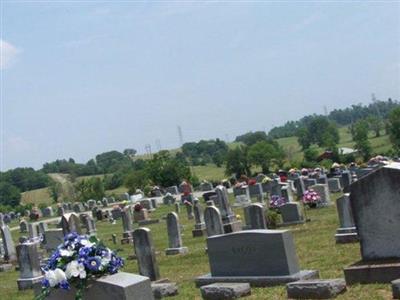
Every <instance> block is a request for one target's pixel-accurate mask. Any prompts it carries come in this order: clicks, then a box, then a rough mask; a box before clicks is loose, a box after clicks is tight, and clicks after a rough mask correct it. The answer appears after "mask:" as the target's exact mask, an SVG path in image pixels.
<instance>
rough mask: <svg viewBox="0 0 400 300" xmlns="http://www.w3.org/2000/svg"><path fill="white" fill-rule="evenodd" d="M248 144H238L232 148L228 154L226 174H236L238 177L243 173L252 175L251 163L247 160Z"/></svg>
mask: <svg viewBox="0 0 400 300" xmlns="http://www.w3.org/2000/svg"><path fill="white" fill-rule="evenodd" d="M247 149H248V147H247V146H238V147H236V148H234V149H230V150H229V151H228V153H227V154H226V166H225V173H226V175H232V174H235V176H236V178H239V177H240V176H241V175H247V176H250V173H251V172H250V165H249V163H248V160H247Z"/></svg>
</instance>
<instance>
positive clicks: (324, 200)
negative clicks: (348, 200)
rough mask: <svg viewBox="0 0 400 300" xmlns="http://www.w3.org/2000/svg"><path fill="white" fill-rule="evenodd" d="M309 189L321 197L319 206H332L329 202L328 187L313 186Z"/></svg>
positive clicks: (321, 185) (322, 185) (323, 185)
mask: <svg viewBox="0 0 400 300" xmlns="http://www.w3.org/2000/svg"><path fill="white" fill-rule="evenodd" d="M311 188H312V189H313V190H314V191H315V192H317V193H318V195H319V196H320V197H321V200H320V203H321V205H330V204H332V202H331V196H330V194H329V188H328V185H326V184H315V185H313V186H311Z"/></svg>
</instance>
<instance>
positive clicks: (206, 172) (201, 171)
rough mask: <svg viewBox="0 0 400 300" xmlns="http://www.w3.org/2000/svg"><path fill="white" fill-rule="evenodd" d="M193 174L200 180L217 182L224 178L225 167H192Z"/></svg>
mask: <svg viewBox="0 0 400 300" xmlns="http://www.w3.org/2000/svg"><path fill="white" fill-rule="evenodd" d="M192 171H193V173H194V174H195V175H196V176H197V177H199V179H200V180H215V181H219V180H221V179H224V178H225V177H226V175H225V167H224V166H222V167H220V168H218V167H217V166H216V165H214V164H207V165H205V166H194V167H192Z"/></svg>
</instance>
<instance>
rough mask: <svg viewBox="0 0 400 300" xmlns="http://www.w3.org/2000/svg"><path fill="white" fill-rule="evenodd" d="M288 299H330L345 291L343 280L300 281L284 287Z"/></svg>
mask: <svg viewBox="0 0 400 300" xmlns="http://www.w3.org/2000/svg"><path fill="white" fill-rule="evenodd" d="M286 291H287V296H288V298H289V299H332V298H335V297H336V296H337V295H339V294H341V293H343V292H345V291H346V282H345V281H344V279H341V278H338V279H325V280H300V281H296V282H290V283H288V284H287V285H286Z"/></svg>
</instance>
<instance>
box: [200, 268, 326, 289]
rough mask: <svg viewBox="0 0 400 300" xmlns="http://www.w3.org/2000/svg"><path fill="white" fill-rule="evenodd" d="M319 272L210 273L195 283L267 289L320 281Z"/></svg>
mask: <svg viewBox="0 0 400 300" xmlns="http://www.w3.org/2000/svg"><path fill="white" fill-rule="evenodd" d="M318 278H319V272H318V271H316V270H302V271H300V272H298V273H295V274H292V275H286V276H229V277H228V276H226V277H225V276H212V275H211V274H210V273H209V274H206V275H203V276H200V277H197V278H196V279H195V283H196V286H197V287H201V286H203V285H208V284H212V283H216V282H237V283H242V282H247V283H249V284H250V285H251V286H256V287H265V286H275V285H282V284H286V283H289V282H293V281H298V280H306V279H318Z"/></svg>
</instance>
